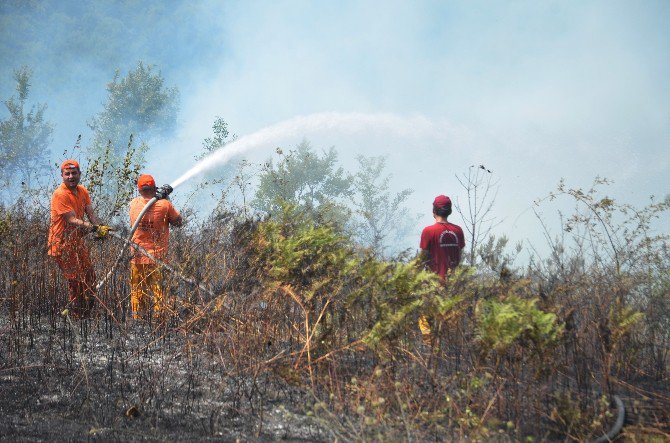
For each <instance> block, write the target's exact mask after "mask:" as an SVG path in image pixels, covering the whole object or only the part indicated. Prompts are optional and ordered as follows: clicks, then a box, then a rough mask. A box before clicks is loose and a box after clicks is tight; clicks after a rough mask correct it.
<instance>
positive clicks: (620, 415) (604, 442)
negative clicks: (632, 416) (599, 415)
mask: <svg viewBox="0 0 670 443" xmlns="http://www.w3.org/2000/svg"><path fill="white" fill-rule="evenodd" d="M612 398H613V399H614V404H616V408H617V417H616V421H615V422H614V425H613V426H612V427H611V428H610V430H609V431H608V432H607V433H606V434H604V435H602V436H601V437H598V438H597V439H595V440H593V442H592V443H608V442H611V441H612V440H614V439H615V438H616V436H617V435H619V432H621V429H623V422H624V419H625V418H626V409H625V408H624V406H623V401H622V400H621V398H620V397H619V396H618V395H613V396H612Z"/></svg>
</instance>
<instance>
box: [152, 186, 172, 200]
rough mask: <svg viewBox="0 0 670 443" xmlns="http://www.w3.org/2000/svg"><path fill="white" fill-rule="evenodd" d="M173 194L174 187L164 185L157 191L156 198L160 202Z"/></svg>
mask: <svg viewBox="0 0 670 443" xmlns="http://www.w3.org/2000/svg"><path fill="white" fill-rule="evenodd" d="M171 193H172V186H170V185H163V186H161V187H160V188H158V189H157V190H156V198H157V199H158V200H160V199H162V198H167V197H168V195H170V194H171Z"/></svg>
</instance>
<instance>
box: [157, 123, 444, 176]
mask: <svg viewBox="0 0 670 443" xmlns="http://www.w3.org/2000/svg"><path fill="white" fill-rule="evenodd" d="M436 129H437V128H436V127H435V125H434V123H433V122H431V121H430V120H428V119H426V118H425V117H422V116H418V117H412V118H402V117H400V116H397V115H393V114H365V113H360V112H348V113H342V112H322V113H318V114H310V115H306V116H299V117H294V118H292V119H289V120H285V121H283V122H280V123H277V124H274V125H272V126H268V127H266V128H263V129H261V130H259V131H257V132H254V133H253V134H249V135H245V136H243V137H240V138H239V139H237V140H235V141H234V142H231V143H229V144H227V145H226V146H224V147H222V148H221V149H219V150H217V151H215V152H213V153H212V154H210V155H209V156H207V157H205V158H204V159H202V160H201V161H200V162H198V163H196V164H195V166H193V167H192V168H191V169H189V170H188V171H186V173H184V174H183V175H182V176H181V177H179V178H178V179H176V180H175V181H174V182H173V183H171V184H170V185H171V186H172V187H173V188H176V187H177V186H179V185H181V184H182V183H184V182H185V181H187V180H189V179H191V178H193V177H195V176H197V175H199V174H201V173H203V172H205V171H207V170H208V169H211V168H213V167H216V166H223V165H225V164H226V163H228V161H230V159H231V158H233V157H234V156H236V155H239V154H242V153H244V152H247V151H249V150H251V149H254V148H258V147H261V146H266V145H268V144H270V143H277V142H278V141H279V140H281V139H285V138H286V137H287V136H297V137H304V136H306V135H307V134H309V133H313V132H318V131H327V130H337V131H339V132H340V133H342V134H352V133H358V132H362V131H381V132H383V133H386V134H388V133H394V134H396V135H397V136H399V137H410V136H416V135H418V134H421V133H423V134H425V133H427V132H429V133H435V132H437V131H436Z"/></svg>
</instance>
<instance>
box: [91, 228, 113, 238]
mask: <svg viewBox="0 0 670 443" xmlns="http://www.w3.org/2000/svg"><path fill="white" fill-rule="evenodd" d="M109 231H110V228H109V226H107V225H93V228H92V229H91V232H93V233H95V238H105V237H106V236H107V233H108V232H109Z"/></svg>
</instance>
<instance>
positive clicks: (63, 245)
mask: <svg viewBox="0 0 670 443" xmlns="http://www.w3.org/2000/svg"><path fill="white" fill-rule="evenodd" d="M90 204H91V197H90V195H89V194H88V190H87V189H86V188H85V187H84V186H82V185H77V190H76V192H73V191H71V190H70V188H68V187H67V186H66V185H65V183H61V185H60V186H59V187H58V188H56V190H55V191H54V193H53V195H52V196H51V224H50V225H49V245H48V253H49V255H53V256H59V255H61V254H62V253H63V251H64V250H66V249H70V250H77V249H81V248H84V247H85V245H84V241H83V235H84V234H85V233H84V232H82V231H81V230H80V229H78V228H77V227H76V226H74V225H70V224H69V223H68V222H66V221H65V217H63V215H64V214H66V213H68V212H70V211H74V213H75V215H76V216H77V218H80V219H82V220H83V219H84V214H85V209H86V206H88V205H90Z"/></svg>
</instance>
